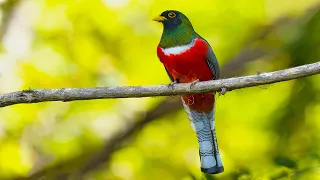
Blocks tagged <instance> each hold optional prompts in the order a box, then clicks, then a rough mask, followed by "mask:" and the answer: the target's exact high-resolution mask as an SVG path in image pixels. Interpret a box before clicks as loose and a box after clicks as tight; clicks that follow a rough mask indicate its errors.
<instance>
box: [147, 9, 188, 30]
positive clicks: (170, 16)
mask: <svg viewBox="0 0 320 180" xmlns="http://www.w3.org/2000/svg"><path fill="white" fill-rule="evenodd" d="M153 20H154V21H158V22H161V23H162V24H163V26H164V28H165V29H166V28H168V29H174V28H177V27H180V26H186V27H190V28H192V25H191V23H190V21H189V19H188V18H187V17H186V16H185V15H184V14H183V13H181V12H179V11H176V10H167V11H164V12H163V13H161V15H160V16H157V17H155V18H153ZM192 29H193V28H192Z"/></svg>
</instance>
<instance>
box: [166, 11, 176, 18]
mask: <svg viewBox="0 0 320 180" xmlns="http://www.w3.org/2000/svg"><path fill="white" fill-rule="evenodd" d="M168 16H169V18H175V17H176V16H177V15H176V13H174V12H169V14H168Z"/></svg>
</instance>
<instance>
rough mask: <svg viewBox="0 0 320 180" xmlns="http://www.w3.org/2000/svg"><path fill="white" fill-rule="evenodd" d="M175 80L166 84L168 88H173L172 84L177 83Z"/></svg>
mask: <svg viewBox="0 0 320 180" xmlns="http://www.w3.org/2000/svg"><path fill="white" fill-rule="evenodd" d="M177 83H178V82H177V81H172V82H171V83H170V84H168V88H171V89H173V85H175V84H177Z"/></svg>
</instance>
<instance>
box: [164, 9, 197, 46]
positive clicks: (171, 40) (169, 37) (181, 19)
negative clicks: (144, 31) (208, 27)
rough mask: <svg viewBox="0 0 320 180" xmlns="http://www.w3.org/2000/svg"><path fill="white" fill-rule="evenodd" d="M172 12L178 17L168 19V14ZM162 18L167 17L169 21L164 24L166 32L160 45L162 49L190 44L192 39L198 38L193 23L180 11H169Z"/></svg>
mask: <svg viewBox="0 0 320 180" xmlns="http://www.w3.org/2000/svg"><path fill="white" fill-rule="evenodd" d="M170 12H174V13H175V14H176V16H177V17H176V18H170V17H168V13H170ZM161 16H163V17H167V19H168V20H167V21H165V22H163V25H164V30H163V33H162V36H161V40H160V43H159V45H160V46H161V47H162V48H168V47H174V46H181V45H185V44H189V43H190V42H191V40H192V39H194V38H196V37H197V36H198V35H197V33H196V32H195V31H194V29H193V27H192V24H191V22H190V21H189V19H188V18H187V17H186V16H185V15H184V14H182V13H180V12H178V11H173V10H168V11H165V12H163V13H162V14H161Z"/></svg>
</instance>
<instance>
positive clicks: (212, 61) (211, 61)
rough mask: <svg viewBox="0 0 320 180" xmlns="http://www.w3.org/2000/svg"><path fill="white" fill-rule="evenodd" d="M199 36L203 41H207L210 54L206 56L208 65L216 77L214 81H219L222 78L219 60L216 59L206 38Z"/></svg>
mask: <svg viewBox="0 0 320 180" xmlns="http://www.w3.org/2000/svg"><path fill="white" fill-rule="evenodd" d="M198 36H199V38H200V39H201V40H203V41H205V42H206V44H207V45H208V52H207V56H206V61H207V64H208V66H209V68H210V70H211V72H212V73H213V75H214V78H213V79H219V78H220V68H219V64H218V60H217V58H216V55H215V54H214V52H213V51H212V48H211V46H210V44H209V43H208V42H207V41H206V40H205V39H204V38H202V37H201V36H200V35H198Z"/></svg>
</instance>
